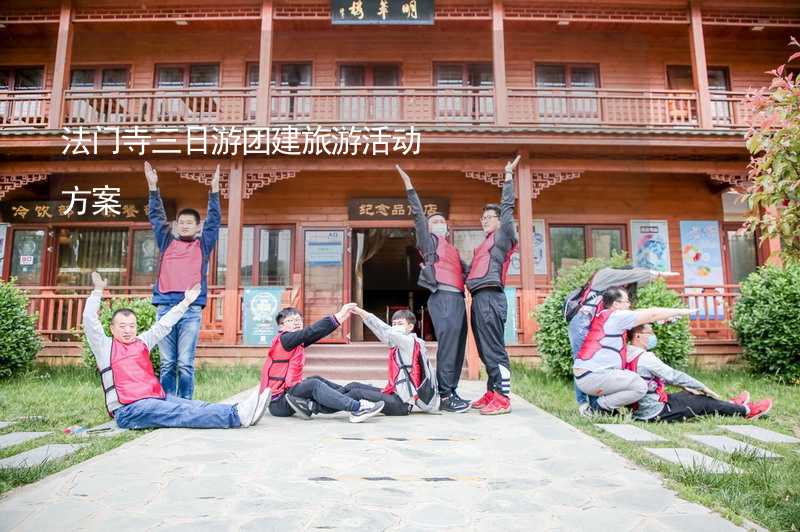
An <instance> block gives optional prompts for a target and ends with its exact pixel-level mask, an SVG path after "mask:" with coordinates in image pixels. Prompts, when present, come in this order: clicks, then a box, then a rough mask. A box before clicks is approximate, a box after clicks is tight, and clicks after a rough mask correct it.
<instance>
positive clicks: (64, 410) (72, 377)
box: [0, 366, 259, 493]
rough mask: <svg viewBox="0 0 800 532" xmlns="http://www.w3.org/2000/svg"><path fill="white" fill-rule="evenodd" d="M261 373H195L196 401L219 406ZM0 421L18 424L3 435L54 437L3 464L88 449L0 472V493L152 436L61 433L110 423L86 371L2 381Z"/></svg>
mask: <svg viewBox="0 0 800 532" xmlns="http://www.w3.org/2000/svg"><path fill="white" fill-rule="evenodd" d="M258 375H259V368H256V367H243V366H236V367H225V368H200V369H199V370H198V371H197V372H196V373H195V378H196V384H195V398H197V399H202V400H205V401H220V400H223V399H225V398H227V397H230V396H232V395H235V394H236V393H238V392H240V391H242V390H243V389H245V388H248V387H250V386H255V384H256V383H257V382H258ZM25 418H32V419H27V420H26V419H25ZM0 420H2V421H16V423H14V424H13V425H11V426H10V427H6V428H5V429H2V430H0V434H7V433H9V432H23V431H37V432H47V431H52V432H53V434H51V435H49V436H46V437H43V438H39V439H36V440H33V441H29V442H26V443H23V444H21V445H15V446H12V447H8V448H6V449H2V450H0V459H1V458H6V457H9V456H12V455H14V454H17V453H20V452H23V451H27V450H28V449H33V448H35V447H39V446H40V445H44V444H48V443H88V445H87V446H86V447H84V448H83V449H80V450H79V451H78V452H76V453H75V454H73V455H71V456H69V457H67V458H66V459H65V460H61V461H55V462H53V463H46V464H45V465H43V466H40V467H33V468H28V469H0V493H4V492H6V491H8V490H10V489H12V488H15V487H17V486H20V485H23V484H28V483H30V482H35V481H37V480H39V479H40V478H42V477H45V476H47V475H50V474H52V473H55V472H57V471H61V470H62V469H64V468H66V467H69V466H71V465H73V464H77V463H79V462H83V461H84V460H87V459H89V458H91V457H93V456H95V455H98V454H101V453H104V452H106V451H108V450H110V449H113V448H114V447H117V446H119V445H122V444H123V443H125V442H127V441H130V440H133V439H135V438H137V437H138V436H140V435H142V434H145V433H147V432H148V431H129V432H127V433H124V434H121V435H119V436H114V437H110V438H104V437H98V436H95V437H90V438H79V437H75V436H68V435H65V434H64V433H63V430H64V429H65V428H66V427H69V426H72V425H81V426H83V427H92V426H94V425H98V424H100V423H104V422H106V421H108V420H109V417H108V414H107V413H106V411H105V405H104V403H103V395H102V390H101V388H100V380H99V377H98V376H97V373H96V371H95V370H93V369H89V368H86V367H46V366H43V367H37V368H36V369H33V370H31V371H30V372H28V373H27V374H24V375H19V376H17V377H15V378H12V379H9V380H5V381H0Z"/></svg>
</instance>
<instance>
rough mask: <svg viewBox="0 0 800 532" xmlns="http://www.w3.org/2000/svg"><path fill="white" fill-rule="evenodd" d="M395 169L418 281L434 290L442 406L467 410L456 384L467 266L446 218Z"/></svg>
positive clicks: (464, 333) (462, 339)
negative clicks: (410, 225) (426, 206)
mask: <svg viewBox="0 0 800 532" xmlns="http://www.w3.org/2000/svg"><path fill="white" fill-rule="evenodd" d="M395 168H396V169H397V171H398V172H400V177H401V178H402V179H403V183H404V184H405V187H406V195H407V196H408V204H409V205H410V207H411V212H412V214H413V215H414V230H415V233H416V235H417V250H419V253H420V255H421V256H422V260H423V264H422V268H421V269H420V272H419V280H418V281H417V284H418V285H420V286H421V287H423V288H427V289H428V290H429V291H430V293H431V295H430V296H429V297H428V312H429V313H430V316H431V320H432V321H433V329H434V331H436V340H437V342H438V346H437V348H436V382H437V383H438V385H439V395H441V407H440V408H441V409H442V410H444V411H445V412H466V411H467V410H469V401H465V400H464V399H462V398H461V397H459V395H458V393H457V392H456V387H458V381H459V379H460V378H461V369H462V368H463V366H464V351H465V349H466V345H467V309H466V306H465V304H464V272H465V271H466V269H467V268H466V265H465V264H464V261H462V260H461V257H460V256H459V254H458V250H457V249H456V247H455V246H454V245H453V244H451V243H450V242H449V241H448V240H447V234H448V230H447V220H445V218H444V216H442V215H441V214H440V213H433V214H428V215H426V213H425V211H424V210H423V208H422V202H420V200H419V196H418V195H417V191H416V190H414V186H413V185H412V184H411V178H410V177H409V176H408V174H406V173H405V172H404V171H403V170H402V169H401V168H400V167H399V166H397V165H395ZM412 315H413V314H412ZM393 321H394V320H393ZM384 413H385V412H384Z"/></svg>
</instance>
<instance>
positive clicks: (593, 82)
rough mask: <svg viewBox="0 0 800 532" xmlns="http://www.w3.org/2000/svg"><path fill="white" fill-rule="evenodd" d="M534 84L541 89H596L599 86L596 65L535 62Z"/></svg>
mask: <svg viewBox="0 0 800 532" xmlns="http://www.w3.org/2000/svg"><path fill="white" fill-rule="evenodd" d="M535 75H536V86H537V87H539V88H542V89H566V88H576V89H596V88H597V87H599V86H600V73H599V69H598V68H597V65H564V64H537V65H536V74H535Z"/></svg>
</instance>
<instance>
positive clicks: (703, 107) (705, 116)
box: [689, 0, 714, 129]
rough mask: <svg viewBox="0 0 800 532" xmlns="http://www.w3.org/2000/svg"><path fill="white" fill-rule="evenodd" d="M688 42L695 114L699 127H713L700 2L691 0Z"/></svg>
mask: <svg viewBox="0 0 800 532" xmlns="http://www.w3.org/2000/svg"><path fill="white" fill-rule="evenodd" d="M689 42H690V46H691V51H692V79H693V80H694V89H695V91H697V114H698V120H699V122H700V127H701V128H703V129H711V128H712V127H714V123H713V118H712V115H711V93H710V92H709V89H708V66H707V64H706V43H705V38H704V37H703V17H702V14H701V12H700V4H699V2H697V0H692V2H691V4H690V7H689Z"/></svg>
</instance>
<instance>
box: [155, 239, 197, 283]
mask: <svg viewBox="0 0 800 532" xmlns="http://www.w3.org/2000/svg"><path fill="white" fill-rule="evenodd" d="M202 267H203V249H202V247H201V244H200V239H199V238H195V239H194V240H192V241H191V242H186V241H184V240H179V239H177V238H176V239H174V240H173V241H172V242H170V243H169V246H167V249H166V250H164V255H163V256H162V257H161V262H160V265H159V270H158V290H159V291H160V292H161V293H166V292H185V291H187V290H188V289H190V288H191V287H193V286H194V285H196V284H197V283H199V282H200V270H201V269H202Z"/></svg>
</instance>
